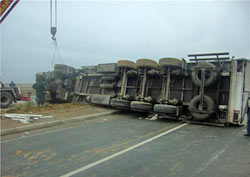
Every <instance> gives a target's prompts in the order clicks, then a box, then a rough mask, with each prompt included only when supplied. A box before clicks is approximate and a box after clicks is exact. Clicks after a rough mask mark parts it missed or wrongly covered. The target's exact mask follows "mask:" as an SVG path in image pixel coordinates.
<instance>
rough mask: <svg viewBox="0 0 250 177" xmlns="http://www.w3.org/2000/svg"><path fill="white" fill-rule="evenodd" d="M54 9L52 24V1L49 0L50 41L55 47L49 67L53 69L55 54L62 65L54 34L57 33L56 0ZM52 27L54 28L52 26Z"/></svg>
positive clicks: (55, 0)
mask: <svg viewBox="0 0 250 177" xmlns="http://www.w3.org/2000/svg"><path fill="white" fill-rule="evenodd" d="M54 7H55V11H54V14H55V18H54V24H53V0H50V33H51V35H52V40H53V44H54V46H55V48H54V52H53V59H52V62H51V66H52V68H53V64H54V61H55V58H56V53H57V55H58V58H59V61H60V62H61V63H63V61H62V59H61V55H60V52H59V49H58V45H57V41H56V32H57V0H54ZM53 25H54V26H53Z"/></svg>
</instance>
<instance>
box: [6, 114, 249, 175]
mask: <svg viewBox="0 0 250 177" xmlns="http://www.w3.org/2000/svg"><path fill="white" fill-rule="evenodd" d="M140 116H141V115H138V114H132V113H124V114H117V115H111V116H107V117H100V118H98V119H95V120H91V121H86V122H82V123H78V124H74V125H67V126H64V127H56V128H55V127H54V128H53V129H52V128H48V129H42V130H36V131H31V132H26V133H20V134H16V135H11V136H5V137H2V141H1V174H2V176H28V177H29V176H30V177H39V176H48V177H53V176H62V177H66V176H74V177H84V176H86V177H154V176H155V177H158V176H159V177H168V176H174V177H183V176H184V177H199V176H200V177H225V176H227V177H247V176H250V138H248V137H243V136H242V135H243V134H244V133H245V127H227V128H222V127H212V126H204V125H194V124H186V123H185V124H184V123H182V122H176V121H166V120H156V121H150V120H145V119H139V117H140Z"/></svg>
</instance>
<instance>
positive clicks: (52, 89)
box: [48, 80, 57, 103]
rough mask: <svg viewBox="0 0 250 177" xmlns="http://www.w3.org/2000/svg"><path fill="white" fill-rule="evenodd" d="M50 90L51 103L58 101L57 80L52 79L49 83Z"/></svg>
mask: <svg viewBox="0 0 250 177" xmlns="http://www.w3.org/2000/svg"><path fill="white" fill-rule="evenodd" d="M48 90H49V92H50V98H51V103H55V102H56V90H57V83H56V82H55V80H52V81H51V82H50V83H49V85H48Z"/></svg>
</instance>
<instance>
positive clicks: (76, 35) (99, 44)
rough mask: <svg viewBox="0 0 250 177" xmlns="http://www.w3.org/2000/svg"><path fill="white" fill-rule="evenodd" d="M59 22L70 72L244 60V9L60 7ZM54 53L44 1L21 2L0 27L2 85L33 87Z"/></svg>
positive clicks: (249, 33) (249, 46)
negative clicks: (208, 55) (122, 64)
mask: <svg viewBox="0 0 250 177" xmlns="http://www.w3.org/2000/svg"><path fill="white" fill-rule="evenodd" d="M57 18H58V19H57V20H58V25H57V27H58V32H57V41H58V47H59V51H60V54H61V57H62V60H63V63H64V64H67V65H70V66H73V67H76V68H80V66H84V65H96V64H98V63H111V62H116V61H117V60H119V59H129V60H132V61H136V59H139V58H151V59H154V60H156V61H158V60H159V58H162V57H177V58H186V59H187V55H188V54H191V53H204V52H229V53H230V57H232V56H235V57H236V58H241V57H243V58H250V2H249V1H231V2H227V1H206V2H201V1H190V2H189V1H182V2H169V1H159V2H155V1H112V2H108V1H91V2H90V1H70V0H68V1H62V0H58V17H57ZM53 50H54V46H53V43H52V39H51V35H50V3H49V1H48V0H47V1H45V0H44V1H41V0H40V1H34V0H33V1H24V0H20V2H19V3H18V4H17V6H16V7H15V8H14V9H13V11H12V12H11V13H10V14H9V16H8V17H7V18H6V19H5V21H4V22H3V23H2V24H1V80H3V82H9V81H11V80H14V81H15V82H34V81H35V73H36V72H44V71H49V70H52V58H53ZM54 63H60V61H59V58H58V57H56V60H55V62H54Z"/></svg>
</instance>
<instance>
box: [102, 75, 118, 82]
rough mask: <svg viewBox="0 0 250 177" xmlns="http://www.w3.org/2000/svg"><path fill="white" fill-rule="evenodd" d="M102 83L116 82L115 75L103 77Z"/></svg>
mask: <svg viewBox="0 0 250 177" xmlns="http://www.w3.org/2000/svg"><path fill="white" fill-rule="evenodd" d="M102 80H103V81H114V80H116V75H104V76H102Z"/></svg>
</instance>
